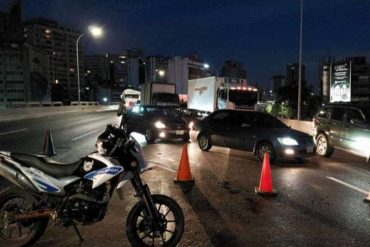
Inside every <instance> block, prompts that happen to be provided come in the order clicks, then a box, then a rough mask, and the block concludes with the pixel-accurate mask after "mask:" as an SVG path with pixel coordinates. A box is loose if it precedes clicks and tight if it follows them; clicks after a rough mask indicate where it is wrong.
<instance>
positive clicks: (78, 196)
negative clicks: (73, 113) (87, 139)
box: [0, 125, 185, 246]
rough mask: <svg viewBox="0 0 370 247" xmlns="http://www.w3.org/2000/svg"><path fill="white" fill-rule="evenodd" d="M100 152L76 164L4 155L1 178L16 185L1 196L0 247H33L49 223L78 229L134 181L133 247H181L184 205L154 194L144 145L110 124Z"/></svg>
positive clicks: (128, 225) (130, 232)
mask: <svg viewBox="0 0 370 247" xmlns="http://www.w3.org/2000/svg"><path fill="white" fill-rule="evenodd" d="M96 146H97V152H95V153H92V154H90V155H88V156H87V157H83V158H81V159H80V160H78V161H76V162H74V163H71V164H62V163H59V162H56V161H53V160H51V159H50V158H49V157H47V156H45V155H34V154H22V153H9V152H3V151H1V152H0V176H2V177H4V178H5V179H6V180H8V181H9V182H10V183H11V184H13V186H11V187H8V188H6V189H4V190H3V191H1V192H0V246H28V245H31V244H32V243H35V242H36V241H37V240H38V239H39V238H40V237H41V236H42V234H43V233H44V231H45V229H46V227H47V224H48V221H49V220H52V221H54V223H55V224H61V225H63V226H73V227H74V229H75V230H76V233H77V234H78V236H79V238H80V240H81V241H82V240H83V239H82V236H81V235H80V233H79V231H78V229H77V226H76V225H86V224H94V223H96V222H98V221H100V220H102V219H103V218H104V216H105V213H106V210H107V206H108V203H109V201H110V199H111V197H112V194H113V192H114V190H115V189H120V188H122V186H123V184H124V182H125V181H127V180H130V181H131V183H132V186H133V187H134V189H135V191H136V194H137V196H139V197H140V198H141V200H140V201H139V202H138V203H136V204H135V205H134V207H133V208H132V209H131V211H130V212H129V215H128V218H127V221H126V232H127V237H128V239H129V241H130V243H131V244H132V245H133V246H176V244H177V243H178V242H179V241H180V239H181V236H182V234H183V231H184V224H185V221H184V215H183V212H182V210H181V208H180V207H179V205H178V204H177V203H176V201H174V200H173V199H172V198H170V197H167V196H165V195H152V194H151V193H150V190H149V187H148V185H147V184H145V183H144V182H143V181H142V179H141V178H140V173H141V172H143V171H145V170H146V168H147V165H146V162H145V161H144V158H143V152H142V149H141V146H140V145H139V144H138V143H137V142H136V141H135V140H134V139H132V138H131V137H129V136H128V135H127V134H126V133H125V132H124V131H123V130H121V129H119V128H117V127H114V126H111V125H108V126H107V128H106V130H105V131H104V132H103V133H102V134H101V135H100V136H99V137H98V140H97V143H96Z"/></svg>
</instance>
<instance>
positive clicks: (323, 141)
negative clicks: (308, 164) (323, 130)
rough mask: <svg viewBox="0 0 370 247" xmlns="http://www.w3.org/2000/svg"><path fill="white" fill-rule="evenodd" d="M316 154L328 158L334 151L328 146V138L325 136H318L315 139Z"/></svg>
mask: <svg viewBox="0 0 370 247" xmlns="http://www.w3.org/2000/svg"><path fill="white" fill-rule="evenodd" d="M316 143H317V147H316V153H317V154H318V155H320V156H324V157H330V156H331V155H332V154H333V152H334V149H333V148H332V147H331V146H330V144H329V141H328V138H327V137H326V135H325V134H319V135H318V136H317V138H316Z"/></svg>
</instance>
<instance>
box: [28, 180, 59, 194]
mask: <svg viewBox="0 0 370 247" xmlns="http://www.w3.org/2000/svg"><path fill="white" fill-rule="evenodd" d="M34 180H35V181H36V183H37V184H38V185H39V186H40V187H41V188H42V189H43V190H46V191H47V192H58V191H60V190H59V189H58V188H55V187H53V186H51V185H50V184H47V183H45V182H43V181H40V180H38V179H36V178H34Z"/></svg>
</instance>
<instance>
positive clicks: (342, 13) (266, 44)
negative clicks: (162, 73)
mask: <svg viewBox="0 0 370 247" xmlns="http://www.w3.org/2000/svg"><path fill="white" fill-rule="evenodd" d="M14 2H15V1H14V0H5V1H2V3H1V4H0V9H2V10H5V9H6V8H8V7H9V6H10V5H11V4H12V3H14ZM22 8H23V9H22V12H23V13H22V17H23V19H24V20H27V19H31V18H35V17H40V16H41V17H45V18H50V19H52V20H55V21H58V22H59V23H61V24H62V25H65V26H68V27H71V28H73V29H75V30H77V31H80V32H84V31H85V30H84V28H86V27H87V26H88V25H89V24H91V23H96V24H100V25H102V26H103V27H104V30H105V33H106V34H105V37H104V38H103V39H101V40H92V39H88V38H85V39H84V40H83V43H84V48H85V54H86V55H89V54H104V53H106V52H109V53H119V52H122V51H123V50H124V49H131V48H140V49H143V50H144V53H145V54H146V55H164V56H184V55H187V54H189V53H192V52H197V53H198V54H199V55H200V56H201V57H202V58H203V60H204V62H207V63H209V64H210V65H211V66H212V67H213V68H215V69H216V70H217V71H218V72H220V71H221V66H222V65H223V63H224V61H225V60H228V59H232V60H237V61H240V62H242V63H243V64H244V68H245V69H246V70H247V74H248V80H249V81H250V82H251V83H252V84H255V83H258V85H261V86H263V87H265V88H270V87H271V81H272V76H273V75H277V74H285V68H286V65H288V64H291V63H294V62H297V61H298V49H299V15H300V1H294V2H292V1H263V2H258V3H256V2H253V3H252V2H251V1H232V2H226V1H176V3H171V2H166V1H155V2H151V1H119V2H116V1H108V2H107V1H105V2H100V1H85V0H83V1H69V0H67V1H58V0H57V1H34V0H24V1H22ZM82 10H83V11H82ZM369 12H370V2H365V1H359V4H357V5H354V4H353V3H352V2H351V1H344V0H340V1H325V2H319V1H305V2H304V26H303V28H304V33H303V64H304V65H305V66H306V68H307V73H306V78H307V81H308V82H309V83H310V84H314V86H315V87H316V88H317V87H318V81H319V62H320V59H321V58H323V57H325V56H326V55H331V56H334V57H337V58H338V59H343V58H344V57H348V56H355V55H362V56H369V51H370V47H369V46H370V32H369V31H370V30H368V29H369V27H368V26H367V23H368V22H369V20H370V18H369V16H368V13H369Z"/></svg>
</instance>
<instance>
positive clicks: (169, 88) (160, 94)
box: [140, 82, 180, 106]
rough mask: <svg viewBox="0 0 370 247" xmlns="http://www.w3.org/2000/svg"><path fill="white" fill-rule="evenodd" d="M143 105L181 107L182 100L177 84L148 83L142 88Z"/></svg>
mask: <svg viewBox="0 0 370 247" xmlns="http://www.w3.org/2000/svg"><path fill="white" fill-rule="evenodd" d="M140 103H141V104H143V105H171V106H179V105H180V99H179V95H178V94H177V93H176V84H174V83H164V82H148V83H145V84H143V85H142V87H141V102H140Z"/></svg>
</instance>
